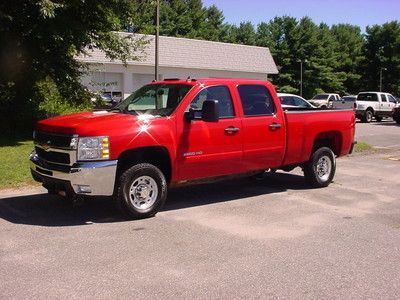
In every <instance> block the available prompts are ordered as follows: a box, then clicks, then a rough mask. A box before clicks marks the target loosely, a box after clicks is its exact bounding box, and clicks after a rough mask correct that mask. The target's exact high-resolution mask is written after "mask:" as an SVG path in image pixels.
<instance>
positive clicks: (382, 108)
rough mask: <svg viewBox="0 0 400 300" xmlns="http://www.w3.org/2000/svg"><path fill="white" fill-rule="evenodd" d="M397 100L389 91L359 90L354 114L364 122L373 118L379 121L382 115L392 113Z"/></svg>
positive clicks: (385, 115)
mask: <svg viewBox="0 0 400 300" xmlns="http://www.w3.org/2000/svg"><path fill="white" fill-rule="evenodd" d="M396 103H397V100H396V98H395V97H393V96H392V95H391V94H389V93H382V92H361V93H359V94H358V95H357V99H356V116H357V118H359V119H361V121H362V122H364V123H369V122H371V121H372V119H373V118H375V120H376V121H378V122H380V121H382V119H383V118H384V117H390V116H391V115H392V111H393V108H394V107H395V106H396Z"/></svg>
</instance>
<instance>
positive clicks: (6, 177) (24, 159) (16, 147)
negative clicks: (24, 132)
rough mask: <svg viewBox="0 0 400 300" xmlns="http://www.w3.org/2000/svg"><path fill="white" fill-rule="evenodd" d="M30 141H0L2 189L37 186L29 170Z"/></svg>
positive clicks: (31, 147) (31, 146)
mask: <svg viewBox="0 0 400 300" xmlns="http://www.w3.org/2000/svg"><path fill="white" fill-rule="evenodd" d="M32 150H33V143H32V141H29V140H17V141H15V140H0V158H1V159H0V160H1V163H0V189H7V188H16V187H20V186H25V185H34V184H35V185H36V182H35V181H34V180H33V179H32V176H31V172H30V170H29V160H28V156H29V154H30V153H31V151H32Z"/></svg>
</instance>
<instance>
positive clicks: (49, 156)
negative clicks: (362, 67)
mask: <svg viewBox="0 0 400 300" xmlns="http://www.w3.org/2000/svg"><path fill="white" fill-rule="evenodd" d="M354 131H355V116H354V112H353V111H352V110H348V111H331V110H318V109H311V110H310V109H308V110H305V109H302V108H299V109H294V110H291V111H283V109H282V107H281V104H280V101H279V98H278V97H277V94H276V92H275V89H274V87H273V86H272V85H271V84H270V83H269V82H268V81H261V80H249V79H222V78H218V79H215V78H209V79H198V80H196V79H188V80H179V79H166V80H163V81H158V82H152V83H150V84H148V85H145V86H143V87H142V88H140V89H139V90H137V91H136V92H135V93H133V94H132V95H131V96H129V97H128V98H127V99H125V100H124V101H123V102H121V103H120V104H119V105H118V106H116V107H115V108H114V109H111V110H109V111H103V112H101V111H100V112H84V113H78V114H72V115H66V116H59V117H55V118H51V119H47V120H43V121H40V122H38V124H37V126H36V131H35V132H34V144H35V145H34V146H35V149H34V151H33V152H32V154H31V155H30V161H31V171H32V175H33V178H34V179H35V180H37V181H39V182H42V184H43V186H44V187H45V188H47V189H48V191H49V192H50V193H58V194H63V195H66V196H68V197H77V196H82V195H91V196H113V197H114V199H115V200H116V202H117V204H118V206H119V208H120V209H121V210H122V212H123V213H125V214H126V215H127V216H128V217H130V218H144V217H150V216H154V215H155V214H156V213H157V212H158V211H159V210H160V209H161V207H162V206H163V204H164V202H165V200H166V198H167V191H168V188H169V187H171V186H176V185H179V184H181V183H193V182H196V181H199V180H204V179H211V178H216V177H223V176H227V175H229V176H231V175H234V174H256V173H261V172H263V171H265V170H268V169H282V170H285V171H290V170H292V169H294V168H295V167H298V166H299V167H301V168H302V169H303V171H304V175H305V179H306V181H307V182H308V183H309V184H310V185H311V186H312V187H325V186H327V185H328V184H329V183H330V182H331V181H332V179H333V176H334V174H335V169H336V163H335V157H338V156H342V155H346V154H348V153H351V151H352V149H353V145H354V142H353V141H354Z"/></svg>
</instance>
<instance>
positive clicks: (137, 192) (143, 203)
mask: <svg viewBox="0 0 400 300" xmlns="http://www.w3.org/2000/svg"><path fill="white" fill-rule="evenodd" d="M167 190H168V188H167V182H166V179H165V176H164V174H163V173H162V172H161V171H160V170H159V169H158V168H157V167H155V166H153V165H151V164H147V163H143V164H138V165H135V166H133V167H131V168H129V169H128V170H126V171H125V172H124V173H123V174H122V175H121V176H120V179H119V185H118V189H117V195H116V202H117V207H118V209H119V210H120V211H121V212H122V214H123V215H124V216H126V217H127V218H129V219H143V218H149V217H153V216H155V215H156V214H157V212H158V211H159V210H160V209H161V208H162V207H163V205H164V203H165V200H166V199H167Z"/></svg>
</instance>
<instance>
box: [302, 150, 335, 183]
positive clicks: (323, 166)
mask: <svg viewBox="0 0 400 300" xmlns="http://www.w3.org/2000/svg"><path fill="white" fill-rule="evenodd" d="M303 170H304V177H305V180H306V182H307V183H308V184H309V185H311V186H312V187H315V188H321V187H326V186H328V185H329V184H330V183H331V182H332V180H333V177H334V176H335V171H336V160H335V154H334V153H333V152H332V150H331V149H330V148H328V147H322V148H319V149H318V150H316V151H315V152H314V153H313V155H312V156H311V158H310V160H309V161H308V162H307V163H306V164H305V165H304V168H303Z"/></svg>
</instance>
